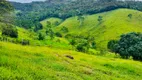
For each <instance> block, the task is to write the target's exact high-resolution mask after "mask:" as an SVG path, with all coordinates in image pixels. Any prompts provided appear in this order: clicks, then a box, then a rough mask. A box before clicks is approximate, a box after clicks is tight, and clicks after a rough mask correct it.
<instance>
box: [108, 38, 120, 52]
mask: <svg viewBox="0 0 142 80" xmlns="http://www.w3.org/2000/svg"><path fill="white" fill-rule="evenodd" d="M117 43H118V41H117V40H110V41H109V42H108V45H107V48H108V49H110V50H111V51H112V52H115V46H116V45H117Z"/></svg>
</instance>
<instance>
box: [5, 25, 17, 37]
mask: <svg viewBox="0 0 142 80" xmlns="http://www.w3.org/2000/svg"><path fill="white" fill-rule="evenodd" d="M2 35H5V36H10V37H12V38H17V37H18V30H17V29H16V27H14V26H12V25H6V26H4V27H3V29H2Z"/></svg>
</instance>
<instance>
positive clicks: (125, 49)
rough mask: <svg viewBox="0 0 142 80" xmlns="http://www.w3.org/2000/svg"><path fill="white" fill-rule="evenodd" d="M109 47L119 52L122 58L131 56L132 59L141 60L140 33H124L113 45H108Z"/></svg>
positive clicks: (141, 44)
mask: <svg viewBox="0 0 142 80" xmlns="http://www.w3.org/2000/svg"><path fill="white" fill-rule="evenodd" d="M112 43H113V42H109V44H112ZM110 49H112V51H114V52H116V53H119V54H120V56H121V57H122V58H126V59H127V58H129V57H130V56H132V57H133V59H134V60H142V33H134V32H133V33H128V34H124V35H122V36H121V39H120V40H119V41H118V42H117V43H116V44H115V46H113V47H112V46H110Z"/></svg>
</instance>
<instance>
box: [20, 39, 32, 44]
mask: <svg viewBox="0 0 142 80" xmlns="http://www.w3.org/2000/svg"><path fill="white" fill-rule="evenodd" d="M21 44H22V45H30V41H29V40H26V39H23V40H22V41H21Z"/></svg>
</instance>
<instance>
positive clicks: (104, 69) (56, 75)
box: [0, 42, 142, 80]
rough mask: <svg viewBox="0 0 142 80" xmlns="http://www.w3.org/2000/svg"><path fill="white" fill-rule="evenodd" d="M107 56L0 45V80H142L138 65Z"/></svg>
mask: <svg viewBox="0 0 142 80" xmlns="http://www.w3.org/2000/svg"><path fill="white" fill-rule="evenodd" d="M66 55H70V56H72V57H74V59H73V60H72V59H70V58H67V57H66ZM107 55H109V57H107V56H94V55H88V54H84V53H79V52H75V51H69V50H61V49H51V48H48V47H38V46H21V45H18V44H12V43H6V42H0V73H1V74H0V80H141V79H142V68H141V67H142V63H141V62H139V61H133V60H123V59H120V58H114V57H116V56H115V55H113V54H111V53H110V54H107ZM110 56H111V57H110Z"/></svg>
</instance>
